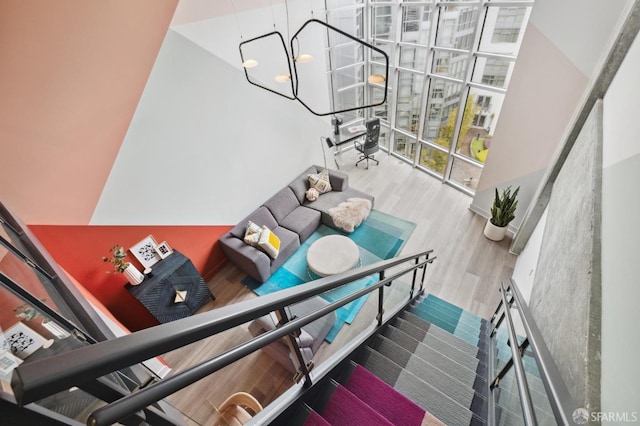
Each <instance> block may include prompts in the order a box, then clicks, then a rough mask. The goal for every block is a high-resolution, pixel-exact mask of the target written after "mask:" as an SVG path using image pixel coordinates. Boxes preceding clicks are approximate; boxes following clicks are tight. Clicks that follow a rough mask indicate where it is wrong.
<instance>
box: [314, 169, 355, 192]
mask: <svg viewBox="0 0 640 426" xmlns="http://www.w3.org/2000/svg"><path fill="white" fill-rule="evenodd" d="M314 167H315V168H316V169H318V171H320V170H323V169H324V167H320V166H314ZM328 170H329V183H330V184H331V189H332V190H334V191H344V190H345V189H347V188H348V187H349V175H348V174H346V173H342V172H340V171H338V170H333V169H328Z"/></svg>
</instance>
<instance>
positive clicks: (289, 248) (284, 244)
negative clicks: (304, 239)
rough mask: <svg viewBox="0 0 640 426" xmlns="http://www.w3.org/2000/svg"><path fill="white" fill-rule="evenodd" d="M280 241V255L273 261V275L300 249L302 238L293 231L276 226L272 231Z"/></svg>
mask: <svg viewBox="0 0 640 426" xmlns="http://www.w3.org/2000/svg"><path fill="white" fill-rule="evenodd" d="M271 232H273V233H274V234H276V235H277V236H278V238H279V239H280V253H279V254H278V257H277V258H276V259H273V260H272V261H271V273H272V274H273V273H274V272H275V271H276V269H278V268H279V267H281V266H282V264H283V263H284V262H285V261H286V260H287V259H288V258H289V257H291V255H292V254H293V253H295V251H296V250H298V248H299V247H300V237H298V234H296V233H295V232H293V231H290V230H288V229H287V228H283V227H282V226H276V227H275V228H274V229H272V230H271Z"/></svg>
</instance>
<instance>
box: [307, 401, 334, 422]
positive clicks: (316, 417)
mask: <svg viewBox="0 0 640 426" xmlns="http://www.w3.org/2000/svg"><path fill="white" fill-rule="evenodd" d="M304 409H305V410H306V411H308V414H307V418H306V420H305V421H304V423H303V425H304V426H331V423H329V422H328V421H326V420H325V419H324V417H322V416H321V415H320V414H318V413H317V412H316V411H314V410H313V409H312V408H310V407H309V406H308V405H306V404H305V405H304Z"/></svg>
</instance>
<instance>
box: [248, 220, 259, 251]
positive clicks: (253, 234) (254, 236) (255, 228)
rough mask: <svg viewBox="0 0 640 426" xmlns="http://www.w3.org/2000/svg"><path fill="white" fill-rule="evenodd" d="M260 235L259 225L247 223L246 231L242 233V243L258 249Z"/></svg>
mask: <svg viewBox="0 0 640 426" xmlns="http://www.w3.org/2000/svg"><path fill="white" fill-rule="evenodd" d="M261 234H262V228H260V226H259V225H256V224H255V223H253V222H251V221H249V222H248V223H247V230H246V231H244V242H245V243H247V244H249V245H250V246H254V247H258V242H259V241H260V235H261Z"/></svg>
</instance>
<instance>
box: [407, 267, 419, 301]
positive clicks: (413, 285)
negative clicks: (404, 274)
mask: <svg viewBox="0 0 640 426" xmlns="http://www.w3.org/2000/svg"><path fill="white" fill-rule="evenodd" d="M415 263H416V265H417V264H418V263H420V257H416V262H415ZM417 277H418V268H416V269H414V270H413V279H412V280H411V292H410V293H409V299H413V290H414V289H415V287H416V278H417Z"/></svg>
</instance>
